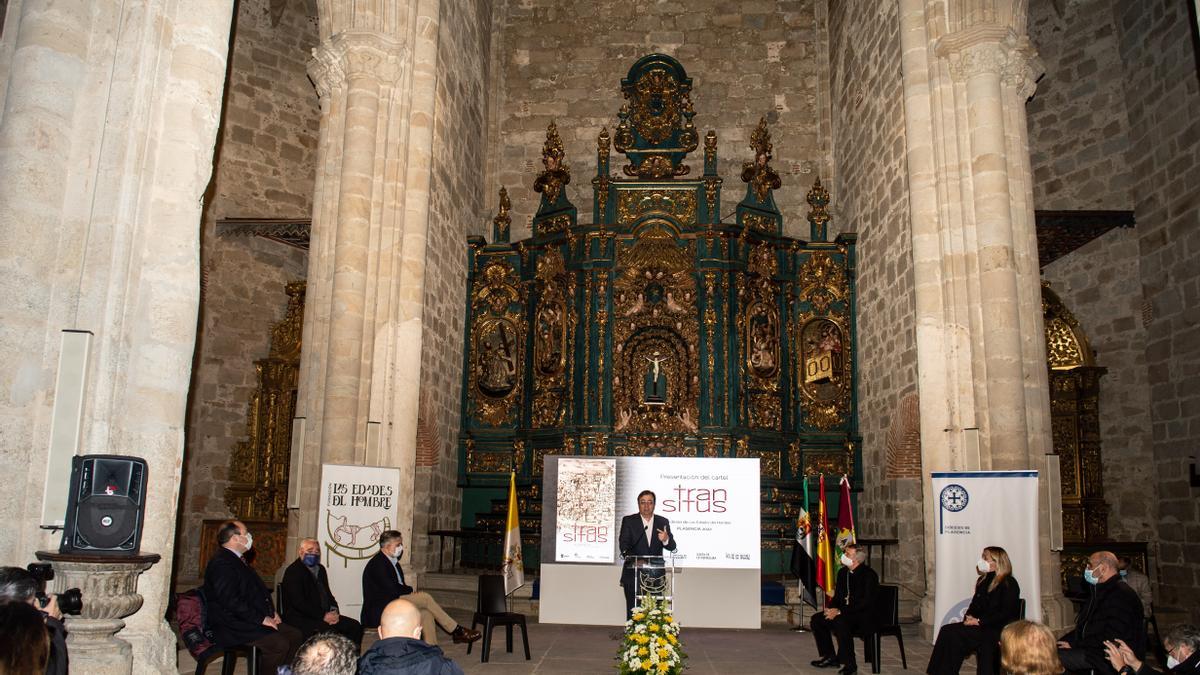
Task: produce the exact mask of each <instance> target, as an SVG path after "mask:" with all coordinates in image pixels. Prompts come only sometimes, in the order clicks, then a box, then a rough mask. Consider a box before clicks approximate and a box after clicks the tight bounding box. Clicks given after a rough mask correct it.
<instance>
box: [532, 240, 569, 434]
mask: <svg viewBox="0 0 1200 675" xmlns="http://www.w3.org/2000/svg"><path fill="white" fill-rule="evenodd" d="M534 278H535V280H536V282H537V286H538V288H539V289H540V291H541V297H540V298H539V300H538V308H537V311H536V312H535V313H534V319H533V332H534V334H533V369H534V370H533V372H534V377H533V426H534V427H535V428H544V427H556V426H561V425H562V423H563V418H564V416H565V412H566V410H565V409H566V405H565V404H566V400H567V398H568V396H567V391H566V388H567V377H568V375H567V362H568V358H569V355H570V354H571V350H572V345H573V339H572V336H573V335H574V326H575V321H576V315H575V313H574V312H573V311H572V299H573V298H574V297H575V277H574V275H572V274H569V273H568V272H567V269H566V264H565V262H564V260H563V256H562V253H561V252H559V250H558V249H557V248H552V249H550V250H548V251H546V252H545V253H544V254H543V255H542V256H541V257H540V258H538V261H537V269H536V272H535V276H534Z"/></svg>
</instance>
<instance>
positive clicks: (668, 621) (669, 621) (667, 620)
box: [663, 616, 675, 623]
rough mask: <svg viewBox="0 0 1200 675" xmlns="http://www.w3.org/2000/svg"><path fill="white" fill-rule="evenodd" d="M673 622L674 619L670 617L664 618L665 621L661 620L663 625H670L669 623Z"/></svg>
mask: <svg viewBox="0 0 1200 675" xmlns="http://www.w3.org/2000/svg"><path fill="white" fill-rule="evenodd" d="M674 620H675V619H672V618H671V617H669V616H668V617H666V618H665V619H663V623H671V622H673V621H674Z"/></svg>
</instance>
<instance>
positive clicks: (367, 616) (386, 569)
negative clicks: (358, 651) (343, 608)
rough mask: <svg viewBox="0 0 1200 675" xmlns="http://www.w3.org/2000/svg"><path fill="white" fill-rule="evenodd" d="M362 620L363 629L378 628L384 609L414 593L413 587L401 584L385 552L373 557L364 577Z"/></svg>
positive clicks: (368, 563)
mask: <svg viewBox="0 0 1200 675" xmlns="http://www.w3.org/2000/svg"><path fill="white" fill-rule="evenodd" d="M362 591H363V592H362V595H363V604H362V614H360V615H359V618H360V619H361V620H362V625H363V628H378V627H379V617H380V616H382V615H383V608H384V607H387V604H388V603H389V602H391V601H393V600H395V599H396V598H398V597H400V596H402V595H408V594H409V593H412V592H413V587H412V586H409V585H408V584H401V583H400V579H398V578H397V577H396V565H393V564H392V561H391V560H388V557H387V556H386V555H384V554H383V551H380V552H379V553H376V554H375V555H373V556H371V559H370V560H368V561H367V566H366V567H364V568H363V575H362Z"/></svg>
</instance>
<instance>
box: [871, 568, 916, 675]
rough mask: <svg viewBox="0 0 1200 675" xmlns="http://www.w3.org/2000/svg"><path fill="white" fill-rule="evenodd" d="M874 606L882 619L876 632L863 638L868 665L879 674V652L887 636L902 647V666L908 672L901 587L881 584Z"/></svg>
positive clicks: (876, 614)
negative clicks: (893, 638) (902, 632)
mask: <svg viewBox="0 0 1200 675" xmlns="http://www.w3.org/2000/svg"><path fill="white" fill-rule="evenodd" d="M874 604H875V616H877V617H880V623H879V626H878V627H876V629H875V632H873V633H865V634H863V635H862V636H861V637H862V639H863V647H864V649H863V651H864V652H865V657H866V660H867V663H870V664H871V672H872V673H878V672H879V670H880V667H881V666H880V660H881V659H880V658H879V652H880V650H881V648H882V647H883V636H885V635H891V636H894V637H895V638H896V643H897V644H898V645H900V664H901V665H902V666H904V669H905V670H908V657H907V656H906V655H905V654H904V635H903V634H901V632H900V587H899V586H891V585H888V584H880V585H879V590H878V591H877V594H876V596H875V603H874Z"/></svg>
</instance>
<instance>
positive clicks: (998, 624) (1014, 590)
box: [967, 572, 1021, 634]
mask: <svg viewBox="0 0 1200 675" xmlns="http://www.w3.org/2000/svg"><path fill="white" fill-rule="evenodd" d="M995 576H996V573H995V572H988V573H987V574H985V575H983V576H982V577H980V578H979V581H977V582H976V583H975V595H974V596H972V597H971V605H970V606H969V607H967V614H969V615H971V616H973V617H975V618H976V619H979V625H980V626H982V627H983V628H987V629H990V630H994V631H995V632H996V633H997V634H999V633H1000V631H1001V630H1002V629H1003V628H1004V627H1005V626H1007V625H1008V624H1009V623H1011V622H1013V621H1016V620H1017V619H1019V618H1021V586H1020V584H1018V583H1017V580H1016V579H1014V578H1012V576H1011V575H1010V576H1008V577H1007V578H1006V579H1004V581H1001V582H1000V585H999V586H997V587H996V590H994V591H991V592H989V591H988V587H990V586H991V585H992V579H994V578H995Z"/></svg>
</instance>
